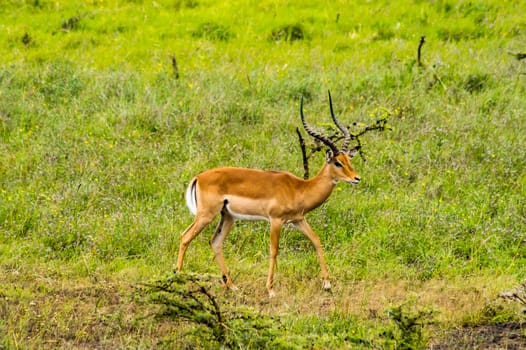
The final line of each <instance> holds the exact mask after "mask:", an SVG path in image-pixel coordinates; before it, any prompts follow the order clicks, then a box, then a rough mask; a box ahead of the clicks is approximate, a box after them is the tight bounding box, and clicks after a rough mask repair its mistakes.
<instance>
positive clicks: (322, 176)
mask: <svg viewBox="0 0 526 350" xmlns="http://www.w3.org/2000/svg"><path fill="white" fill-rule="evenodd" d="M329 167H330V165H329V164H328V163H325V165H324V166H323V168H321V170H320V171H319V172H318V174H317V175H316V176H315V177H313V178H312V179H309V180H306V181H305V185H306V191H305V212H309V211H311V210H313V209H316V208H317V207H319V206H320V205H322V204H323V202H325V201H326V200H327V198H329V196H330V195H331V193H332V190H333V189H334V186H336V182H337V181H336V179H335V178H334V176H333V175H332V173H331V171H330V168H329Z"/></svg>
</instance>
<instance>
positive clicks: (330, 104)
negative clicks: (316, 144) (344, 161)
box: [329, 91, 351, 152]
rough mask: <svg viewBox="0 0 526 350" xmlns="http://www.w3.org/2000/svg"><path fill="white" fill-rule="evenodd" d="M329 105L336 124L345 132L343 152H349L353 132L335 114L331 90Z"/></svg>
mask: <svg viewBox="0 0 526 350" xmlns="http://www.w3.org/2000/svg"><path fill="white" fill-rule="evenodd" d="M329 106H330V107H331V117H332V121H333V122H334V124H336V126H337V127H338V129H340V130H341V132H342V133H343V145H342V152H347V151H348V147H349V142H350V141H351V134H350V133H349V130H347V128H346V127H345V126H343V125H342V124H340V122H339V121H338V119H336V116H335V115H334V109H333V108H332V98H331V92H330V91H329Z"/></svg>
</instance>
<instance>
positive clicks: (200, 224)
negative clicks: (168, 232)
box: [177, 213, 215, 271]
mask: <svg viewBox="0 0 526 350" xmlns="http://www.w3.org/2000/svg"><path fill="white" fill-rule="evenodd" d="M214 216H215V215H208V216H204V215H199V213H198V214H197V216H196V217H195V220H194V222H193V223H192V224H191V225H190V226H188V228H187V229H186V231H184V232H183V233H182V234H181V243H180V245H179V256H178V257H177V271H181V270H182V268H183V259H184V254H185V253H186V249H187V248H188V246H189V245H190V242H192V240H193V239H194V238H195V237H196V236H197V235H198V234H199V232H201V231H203V229H204V228H205V227H206V226H207V225H208V224H209V223H210V222H211V221H212V220H213V219H214Z"/></svg>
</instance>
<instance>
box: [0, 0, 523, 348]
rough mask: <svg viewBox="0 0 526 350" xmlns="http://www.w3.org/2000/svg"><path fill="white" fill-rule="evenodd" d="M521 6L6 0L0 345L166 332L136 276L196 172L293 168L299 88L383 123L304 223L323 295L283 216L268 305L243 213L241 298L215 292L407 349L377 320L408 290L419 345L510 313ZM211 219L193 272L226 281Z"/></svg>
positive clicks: (0, 121) (321, 330)
mask: <svg viewBox="0 0 526 350" xmlns="http://www.w3.org/2000/svg"><path fill="white" fill-rule="evenodd" d="M402 3H403V4H404V6H402V5H401V4H402ZM525 11H526V7H525V6H524V5H522V4H520V3H519V2H515V3H513V4H508V3H506V2H498V1H489V0H488V1H477V2H468V1H461V2H453V1H428V2H424V1H414V2H412V3H411V4H410V6H408V5H407V4H406V3H405V2H396V1H395V2H367V3H347V2H323V3H320V2H316V1H312V2H304V1H288V2H283V3H280V2H271V1H263V2H261V1H257V2H256V1H254V2H251V3H249V4H247V3H246V2H240V1H228V2H214V1H191V0H176V1H155V2H150V1H128V2H115V1H104V0H103V1H87V2H82V3H80V4H77V3H75V2H68V1H53V2H51V1H44V0H37V1H21V0H20V1H15V0H11V1H4V2H2V4H1V5H0V17H1V18H2V21H1V23H0V31H1V32H2V33H4V35H2V37H1V39H0V59H1V61H2V62H3V64H2V65H1V67H0V159H1V160H2V161H1V162H0V348H17V347H20V348H28V347H29V348H31V347H49V348H54V347H64V348H67V347H71V346H73V347H83V346H88V347H89V346H96V345H99V346H107V347H111V348H122V347H148V346H155V345H159V344H170V342H172V343H173V342H174V340H173V339H174V336H173V335H174V334H180V331H181V330H182V329H186V328H187V327H188V325H181V324H178V323H170V322H167V321H162V322H161V321H159V320H157V319H155V318H152V317H144V316H145V315H151V314H152V311H151V309H152V308H153V306H151V305H147V304H146V305H145V304H142V303H141V302H138V301H137V300H136V299H135V298H134V297H133V295H134V292H133V289H134V286H135V285H138V284H140V283H146V282H150V281H152V279H156V278H161V277H162V276H165V275H166V273H167V271H170V270H171V269H172V268H173V265H174V262H175V259H176V255H177V251H178V245H179V234H180V233H181V232H182V231H183V230H184V229H185V227H186V226H187V225H189V224H190V223H191V221H192V216H191V214H190V213H189V212H188V210H187V208H186V206H185V204H184V199H183V195H184V191H185V189H186V186H187V184H188V181H189V180H190V179H191V178H192V176H193V175H195V174H196V173H198V172H200V171H203V170H205V169H208V168H212V167H216V166H223V165H229V166H244V167H255V168H262V169H279V170H286V171H290V172H293V173H295V174H297V175H298V176H301V175H302V173H303V169H302V164H301V153H300V149H299V145H298V142H297V139H296V135H295V130H294V129H295V127H296V126H299V125H300V123H299V112H298V109H299V100H300V98H301V96H304V97H305V113H306V117H307V118H308V120H309V121H310V122H311V123H312V124H313V125H316V126H317V127H322V126H324V125H327V123H328V122H329V120H330V119H329V111H328V101H327V90H329V89H330V90H331V93H332V96H333V101H334V105H335V110H336V111H337V114H338V115H339V116H340V119H341V120H343V121H345V122H346V124H351V123H352V122H355V121H356V122H360V123H369V122H371V121H373V120H374V117H375V116H376V115H377V114H378V113H381V110H382V108H387V109H389V110H391V111H395V115H396V116H395V117H392V118H391V120H390V124H391V125H392V126H393V130H392V131H389V132H385V133H376V134H374V133H371V134H368V135H367V136H365V138H364V141H363V142H364V150H365V152H366V156H367V162H364V161H363V160H362V159H361V158H359V157H356V158H355V160H354V162H353V163H354V165H355V167H356V168H357V170H358V171H359V173H360V175H361V177H362V180H363V181H362V182H361V183H360V185H359V186H356V187H350V186H349V185H346V184H340V185H339V186H338V187H337V189H336V191H335V192H334V193H333V195H332V196H331V198H330V199H329V200H328V201H327V203H326V204H324V205H323V206H322V207H321V208H320V209H318V210H317V211H315V212H313V213H312V214H310V215H309V217H308V218H309V222H310V223H311V226H312V227H313V228H314V230H315V231H316V232H318V233H319V235H320V237H321V240H322V242H323V244H324V249H325V254H326V257H327V260H328V265H329V269H330V272H331V274H332V276H333V280H334V284H335V289H334V292H333V293H332V294H324V293H323V292H322V291H321V290H320V286H319V285H320V279H319V266H318V263H317V260H316V256H315V253H314V250H313V248H312V246H311V244H310V242H309V241H307V240H306V239H305V238H304V237H303V236H302V235H301V234H300V233H299V232H297V231H294V230H293V229H292V228H286V229H285V230H284V233H283V234H282V238H281V251H280V255H279V257H278V264H279V265H278V269H277V276H276V289H277V292H278V296H277V298H276V300H272V301H267V300H266V297H265V288H264V284H265V279H266V272H267V269H268V225H267V224H266V223H244V222H239V223H237V225H236V227H235V228H234V230H233V231H232V233H231V234H230V237H229V239H228V240H227V243H226V245H225V256H226V259H227V264H228V266H229V268H230V270H231V271H232V276H233V278H234V280H235V282H236V284H238V285H239V286H240V289H241V292H240V293H239V295H232V294H230V293H225V292H223V291H222V289H221V287H219V286H218V287H217V289H215V290H214V291H215V292H216V293H218V295H219V296H220V297H221V298H226V299H233V302H234V304H235V303H237V304H245V305H248V306H250V307H253V308H254V309H256V310H258V311H260V312H261V313H262V314H264V315H267V316H277V317H279V318H280V321H279V322H280V324H281V328H280V329H285V330H287V332H289V333H290V334H291V335H290V336H291V337H292V340H291V341H289V343H294V344H297V346H298V348H302V347H304V348H309V347H344V348H345V347H358V346H363V347H369V346H373V347H385V348H392V347H402V345H401V343H400V341H402V336H401V335H397V334H399V333H397V332H399V330H397V329H396V325H394V324H393V322H392V320H390V319H389V317H388V311H389V310H394V309H396V308H397V307H398V306H400V305H402V304H403V303H405V302H407V301H408V300H411V301H413V302H414V303H416V304H417V305H419V306H420V307H422V308H426V309H433V310H434V311H436V313H435V315H436V316H434V317H435V319H436V321H437V325H438V326H437V327H429V325H427V326H426V329H427V330H428V331H429V333H430V335H429V336H431V335H432V333H433V332H440V329H448V328H451V327H455V326H458V325H461V324H464V323H468V324H477V322H480V323H484V322H491V320H492V319H495V320H498V319H502V318H503V317H505V318H506V317H508V316H506V315H508V314H509V313H510V312H511V313H513V312H514V309H513V308H512V307H510V306H509V305H504V306H503V305H500V304H499V303H498V301H496V296H497V294H498V293H499V292H501V291H503V290H505V289H507V288H509V287H511V286H513V285H514V284H516V283H518V282H520V281H522V280H523V279H524V278H525V277H526V275H525V273H524V268H523V266H524V264H525V263H526V245H525V241H524V233H525V232H526V204H525V201H524V198H525V197H526V172H525V171H524V169H525V167H526V157H524V150H525V149H526V137H525V136H524V133H525V131H526V122H525V119H524V113H525V110H526V100H525V99H524V96H525V95H526V94H525V93H526V80H525V79H526V78H525V73H526V66H525V63H524V62H525V61H524V60H522V61H519V60H517V59H515V58H514V56H512V55H510V52H511V53H518V52H524V50H525V48H524V40H525V38H526V22H525V21H524V16H523V13H524V12H525ZM422 35H425V37H426V43H425V45H424V46H423V64H424V67H418V65H417V62H416V49H417V46H418V42H419V40H420V37H421V36H422ZM173 55H175V57H176V59H177V64H178V68H179V74H180V77H179V79H175V78H174V71H173V67H172V61H171V58H172V56H173ZM322 158H323V157H322V156H321V155H319V156H318V157H317V158H313V159H312V160H311V163H312V164H311V167H313V169H312V170H311V172H314V171H315V169H314V168H317V167H320V166H321V164H322V161H323V159H322ZM211 231H212V228H209V229H207V230H206V231H205V232H203V233H202V234H201V235H200V236H198V237H197V238H196V240H195V241H194V242H193V243H192V245H191V246H190V248H189V251H188V253H187V257H186V260H185V270H186V271H192V272H194V273H201V274H205V273H211V274H214V275H217V276H218V279H219V269H218V267H217V266H216V263H215V261H214V259H213V254H212V251H211V249H210V247H209V245H208V240H209V238H210V236H211V234H212V232H211ZM78 300H80V302H78V303H77V301H78ZM495 303H497V304H498V305H497V306H495ZM488 308H492V310H497V311H498V312H497V313H496V314H495V315H494V316H493V317H489V316H487V313H484V310H487V309H488ZM510 308H511V310H510ZM93 310H96V312H95V314H93ZM499 310H500V311H499ZM72 311H73V312H74V313H75V316H68V315H70V314H71V312H72ZM515 311H516V310H515ZM407 312H413V313H414V315H418V311H415V310H412V311H411V310H410V311H407ZM499 312H500V314H499ZM502 315H504V316H502ZM490 316H491V315H490ZM512 318H513V319H515V320H520V316H519V315H518V311H517V314H514V316H513V317H512ZM40 319H51V320H53V321H52V322H51V323H50V324H49V325H46V324H44V323H39V322H40V321H38V320H40ZM506 319H509V318H506ZM185 327H186V328H185ZM276 327H277V326H276ZM276 329H277V328H276ZM437 329H438V330H437ZM305 334H312V336H311V337H310V338H309V337H305V336H304V335H305ZM342 334H345V336H342ZM389 334H390V335H391V336H392V337H391V338H389V336H388V335H389ZM393 337H394V338H393ZM397 337H398V338H397ZM426 337H427V336H425V337H424V338H422V339H423V340H422V339H420V340H422V341H424V340H426V339H427V338H426ZM395 338H396V339H395ZM278 339H281V338H279V337H278ZM393 339H394V340H393ZM397 341H398V343H397ZM201 346H204V347H206V344H201Z"/></svg>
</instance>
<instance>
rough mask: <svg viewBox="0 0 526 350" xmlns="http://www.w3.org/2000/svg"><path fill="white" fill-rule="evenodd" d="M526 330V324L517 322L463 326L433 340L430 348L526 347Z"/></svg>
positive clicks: (513, 349) (511, 348)
mask: <svg viewBox="0 0 526 350" xmlns="http://www.w3.org/2000/svg"><path fill="white" fill-rule="evenodd" d="M525 332H526V324H523V323H517V322H509V323H503V324H497V325H485V326H475V327H463V328H460V329H456V330H454V331H451V332H449V333H448V334H447V335H446V336H445V337H443V338H442V339H439V340H435V341H432V342H431V343H432V344H431V345H430V347H429V349H430V350H445V349H448V350H449V349H508V350H515V349H517V350H519V349H526V334H525Z"/></svg>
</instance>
